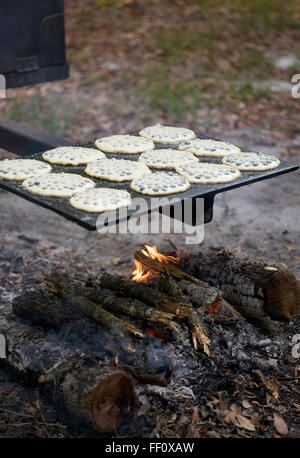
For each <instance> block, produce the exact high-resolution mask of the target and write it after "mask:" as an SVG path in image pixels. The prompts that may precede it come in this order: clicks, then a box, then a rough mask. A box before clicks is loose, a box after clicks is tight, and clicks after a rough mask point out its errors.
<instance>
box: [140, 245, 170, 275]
mask: <svg viewBox="0 0 300 458" xmlns="http://www.w3.org/2000/svg"><path fill="white" fill-rule="evenodd" d="M144 247H145V249H144V250H142V253H143V254H144V255H145V256H148V257H149V258H151V259H157V260H158V261H160V262H166V263H169V262H173V263H174V264H178V262H179V251H178V252H177V256H176V257H175V256H165V255H163V254H161V253H159V252H158V250H157V248H156V246H149V245H144ZM134 263H135V270H134V271H133V272H132V274H131V280H132V281H137V282H146V281H147V280H149V277H151V278H153V277H155V276H156V275H157V273H156V272H152V271H151V269H149V268H148V267H145V266H143V265H142V264H141V263H140V262H139V261H136V260H135V261H134Z"/></svg>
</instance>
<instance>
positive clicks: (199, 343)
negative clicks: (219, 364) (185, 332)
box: [159, 270, 212, 356]
mask: <svg viewBox="0 0 300 458" xmlns="http://www.w3.org/2000/svg"><path fill="white" fill-rule="evenodd" d="M159 284H160V288H161V289H162V290H163V291H164V292H166V293H167V294H169V295H170V296H173V297H177V298H180V301H181V302H182V303H183V304H185V305H186V306H187V307H189V309H190V313H189V315H188V316H187V318H186V320H187V324H188V328H189V331H190V334H191V337H192V342H193V345H194V348H195V350H198V348H199V347H201V348H202V349H203V351H204V353H206V354H207V355H208V356H212V353H211V351H210V348H209V345H210V343H211V341H210V338H209V337H208V329H207V327H206V326H205V324H204V323H203V320H202V317H201V316H200V315H199V313H198V312H197V310H195V309H193V306H192V304H191V302H190V300H189V298H188V297H187V296H186V295H185V294H184V292H183V290H182V289H181V287H180V285H179V284H178V283H177V282H176V280H174V278H173V277H172V276H171V275H170V273H169V272H168V271H167V270H166V271H165V275H163V276H162V277H161V279H160V282H159Z"/></svg>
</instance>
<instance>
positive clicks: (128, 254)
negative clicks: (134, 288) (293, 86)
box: [0, 1, 300, 437]
mask: <svg viewBox="0 0 300 458" xmlns="http://www.w3.org/2000/svg"><path fill="white" fill-rule="evenodd" d="M129 3H130V2H129ZM154 3H155V2H154ZM175 3H177V2H175ZM179 4H180V2H179ZM66 6H67V21H66V25H67V44H68V46H69V51H68V52H69V59H70V61H71V77H70V79H69V80H68V81H67V82H60V83H51V84H50V83H47V84H45V85H38V86H37V87H35V88H22V89H19V90H18V92H17V94H18V95H19V97H20V98H21V100H24V101H28V100H29V102H30V101H32V98H33V97H35V96H36V95H39V96H41V97H42V98H44V99H45V100H46V99H47V100H50V101H53V100H57V99H56V98H55V97H57V96H58V98H59V106H60V108H61V111H63V109H64V108H65V107H66V106H67V109H68V110H69V108H70V107H72V106H73V107H74V106H75V105H76V104H77V105H78V104H80V105H82V106H83V107H84V108H83V109H82V110H81V111H78V112H76V113H75V114H74V116H73V117H72V121H71V122H70V123H69V124H68V125H65V128H64V129H63V130H57V129H56V130H55V131H53V129H52V128H50V127H51V126H52V127H53V123H52V124H51V125H50V124H49V123H47V122H48V121H49V119H48V120H47V122H46V123H44V118H43V117H41V119H42V121H41V122H40V124H38V127H42V128H45V130H48V131H49V132H51V133H54V134H56V135H61V136H63V137H65V138H68V139H71V140H73V141H78V140H83V139H85V138H93V137H95V136H97V135H103V134H108V133H114V132H122V131H127V130H132V129H135V128H137V127H142V126H143V125H145V123H149V122H150V121H151V122H152V121H153V120H157V121H166V120H167V119H169V116H168V113H166V111H165V110H164V109H161V108H160V107H158V108H155V110H154V109H150V108H149V105H147V103H146V102H145V100H146V98H145V100H144V98H143V96H142V98H141V96H140V95H137V94H134V95H132V98H131V99H130V101H128V99H127V98H126V97H127V95H126V94H127V92H128V90H129V91H130V84H131V83H128V80H126V79H124V75H123V76H122V78H123V79H122V78H121V79H122V81H123V85H122V84H121V82H120V78H119V76H118V69H119V66H123V67H124V68H125V69H126V68H127V69H128V67H129V68H130V71H133V73H134V67H133V64H135V65H138V62H139V59H140V57H141V55H142V54H143V53H144V54H145V53H146V51H147V53H148V54H147V53H146V55H149V56H152V55H153V52H154V51H153V46H152V47H151V46H150V44H149V43H150V41H149V43H148V41H147V42H146V43H144V44H143V43H142V38H141V37H142V36H143V32H144V29H143V27H146V29H147V27H150V26H149V24H150V22H151V14H150V13H149V15H147V14H146V13H145V12H144V10H143V9H142V10H136V11H142V12H140V13H139V14H141V15H143V16H142V17H143V18H144V19H143V27H140V29H138V31H137V33H135V34H134V33H133V32H132V31H130V30H127V27H129V25H128V24H127V27H125V26H124V21H122V20H121V15H122V10H120V11H121V13H120V14H119V13H115V12H112V11H111V10H109V9H105V10H103V11H102V14H100V13H99V14H100V16H99V24H100V25H101V24H103V23H104V22H105V21H106V29H107V27H108V24H109V20H111V21H112V20H115V21H116V22H115V25H116V27H115V28H114V32H113V33H112V36H110V41H108V45H107V46H105V43H107V41H105V39H106V40H108V37H107V35H105V30H106V29H105V28H104V29H103V35H102V39H103V41H101V39H100V42H102V45H103V48H102V49H103V52H101V53H97V52H96V51H95V47H96V46H97V40H96V38H97V36H98V35H97V34H96V31H98V29H97V30H96V25H95V24H96V19H95V21H94V19H93V21H92V22H91V24H90V27H91V30H90V32H89V33H90V38H91V37H93V40H91V39H89V40H84V41H83V42H82V48H81V49H80V38H82V33H83V32H82V29H81V28H80V27H78V30H77V31H76V26H78V15H77V16H76V13H78V9H79V6H78V2H72V1H67V2H66ZM127 7H128V6H127ZM152 7H153V8H154V7H155V6H152ZM130 8H132V7H130ZM176 8H177V6H176ZM88 11H89V10H88V9H87V10H86V11H83V12H82V16H80V17H81V21H82V22H81V25H82V24H83V25H82V27H84V24H86V22H85V19H84V18H85V16H84V14H88ZM126 11H127V10H126ZM126 11H125V14H131V12H130V13H127V12H126ZM130 11H132V10H130ZM164 13H165V14H166V10H164V9H163V10H162V11H161V12H160V14H159V15H158V16H157V17H156V19H155V21H156V22H157V26H161V25H162V24H163V21H164V17H163V16H164ZM178 14H179V12H178V10H177V9H176V11H175V7H174V11H173V10H172V14H170V17H171V19H170V21H171V22H170V23H172V24H174V25H176V24H177V25H178V24H179V23H178ZM193 14H194V13H193V11H187V10H185V20H186V21H187V22H188V21H192V20H193V18H194V16H193ZM95 18H97V16H95ZM132 20H133V19H132ZM134 20H135V21H139V15H138V14H137V13H136V16H135V18H134ZM76 21H77V22H76ZM101 21H102V22H101ZM120 24H123V26H121V25H120ZM118 25H120V29H118V27H117V26H118ZM129 28H130V27H129ZM296 32H297V31H296ZM296 32H295V31H294V30H292V31H289V33H287V34H286V38H285V39H284V37H283V35H282V34H281V35H280V36H278V37H277V40H275V44H274V42H273V41H272V43H273V45H272V46H273V47H271V48H270V49H269V51H268V52H267V51H266V49H268V46H267V44H265V43H264V44H260V43H258V44H257V46H258V48H257V49H260V50H261V52H262V54H265V53H267V54H270V55H272V56H274V55H276V57H279V56H282V55H287V54H290V50H291V49H293V50H294V47H293V46H294V45H293V43H295V41H294V39H295V36H296V35H295V33H296ZM298 33H299V32H298ZM126 34H127V35H126ZM100 38H101V37H100ZM117 43H123V44H122V46H119V47H118V52H116V49H117ZM228 46H229V45H228ZM128 49H130V52H129V53H128V52H127V51H128ZM79 51H80V52H79ZM295 54H296V53H295ZM85 55H87V56H88V58H86V59H85V58H84V56H85ZM80 56H81V57H80ZM92 56H96V57H95V58H94V59H93V58H92ZM234 56H236V52H233V53H232V56H231V58H233V59H234ZM156 58H157V60H158V62H159V61H160V60H161V59H162V57H161V54H160V53H158V54H157V57H156ZM200 60H201V59H200ZM217 61H218V65H221V64H222V62H221V60H220V59H217ZM89 64H91V68H92V71H91V70H90V68H89ZM174 65H175V64H174ZM176 65H179V63H176ZM223 65H225V64H224V62H223ZM200 66H201V65H200ZM123 67H122V68H123ZM273 70H274V73H272V72H271V73H272V75H271V76H272V79H273V78H276V80H278V79H279V80H285V81H287V80H288V78H287V73H284V71H283V70H279V69H278V68H277V70H276V67H275V66H274V67H273ZM122 71H123V70H122ZM186 71H187V72H191V71H192V70H191V66H190V65H188V66H187V68H186ZM223 71H224V69H223ZM251 71H252V70H251ZM95 72H96V77H95V79H94V80H93V79H92V80H90V81H85V80H86V78H87V76H92V75H93V74H94V73H95ZM97 72H98V73H97ZM276 72H277V73H276ZM298 73H299V72H298ZM97 75H98V76H97ZM268 75H269V76H268V77H267V78H265V79H268V80H269V79H270V78H271V76H270V74H268ZM274 75H275V76H274ZM97 78H98V79H99V81H98V80H97ZM141 79H142V78H141ZM259 79H260V80H261V78H259ZM84 81H85V82H84ZM83 82H84V83H83ZM128 84H129V86H128ZM203 84H204V86H205V84H207V85H208V86H207V87H208V88H209V82H206V83H203ZM227 90H228V87H227V86H226V91H227ZM219 91H220V92H221V94H222V93H223V91H225V89H224V87H223V86H222V87H221V88H219ZM209 94H210V93H209V89H208V99H209V97H210V95H209ZM194 95H195V94H194V93H192V94H191V96H192V98H193V97H194ZM269 96H270V98H269ZM14 97H15V93H12V92H11V91H9V96H8V100H7V103H6V105H5V106H4V117H6V115H7V117H10V118H11V119H16V120H18V121H23V122H25V121H26V115H25V114H24V113H21V114H20V113H19V112H18V114H17V115H16V107H15V106H13V104H14V102H13V99H14ZM113 97H114V101H115V105H114V106H112V104H111V101H112V98H113ZM141 100H142V103H140V101H141ZM218 100H219V99H218ZM169 101H170V100H169ZM26 103H27V102H26ZM30 103H31V102H30ZM51 103H52V102H51ZM53 103H54V102H53ZM116 105H117V108H116ZM183 108H184V107H181V109H183ZM185 108H186V107H185ZM299 108H300V99H297V100H295V99H292V98H291V95H290V92H289V91H286V89H284V90H283V91H279V92H273V93H271V94H268V96H266V94H261V95H260V96H259V100H257V99H253V98H251V99H250V100H247V101H246V100H242V99H238V100H236V99H234V98H231V97H228V98H227V97H224V100H221V101H220V100H219V102H218V103H217V104H213V106H212V105H211V104H210V103H208V101H206V100H205V99H204V101H201V103H200V102H199V106H197V108H196V111H195V112H193V114H190V116H188V115H186V116H184V115H182V117H181V119H179V120H178V117H177V118H176V116H177V115H175V114H174V113H173V112H172V113H171V114H170V119H171V120H175V121H176V122H177V124H178V123H181V124H184V125H186V126H187V127H193V128H195V129H196V130H197V131H201V132H203V133H204V134H206V135H212V136H215V137H219V138H222V139H226V140H229V141H232V142H233V143H236V144H239V145H241V146H244V147H249V149H252V150H257V151H263V152H271V153H274V154H276V155H277V156H278V157H280V158H282V159H284V160H288V161H290V162H292V163H294V164H297V163H299V162H300V161H299V157H300V130H299ZM12 110H14V112H13V116H11V115H12ZM187 110H188V111H189V106H187ZM54 117H55V116H54ZM33 124H34V122H33ZM35 125H37V124H36V123H35ZM49 126H50V127H49ZM54 127H55V126H54ZM1 154H2V157H7V156H10V155H9V154H8V153H7V152H2V153H1ZM299 176H300V175H299V172H294V173H291V174H287V175H283V176H280V177H277V178H273V179H270V180H266V181H264V182H262V183H255V184H252V185H250V186H246V187H245V188H240V189H237V190H232V191H229V192H227V193H224V194H222V195H219V196H217V197H216V200H215V205H214V217H213V220H212V222H211V223H209V224H208V225H206V226H205V237H204V241H203V243H202V244H201V245H198V246H186V245H185V239H184V235H178V234H176V235H174V234H173V235H172V234H161V235H157V234H153V235H151V234H138V235H134V236H132V235H130V234H105V235H100V234H98V233H97V232H89V231H87V230H85V229H83V228H81V227H79V226H77V225H76V224H74V223H72V222H69V221H67V220H65V219H63V218H62V217H60V216H58V215H56V214H54V213H52V212H50V211H48V210H46V209H43V208H40V207H38V206H35V205H34V204H32V203H30V202H27V201H25V200H22V199H20V198H19V197H17V196H15V195H13V194H9V193H7V192H5V191H0V213H1V222H0V285H1V286H0V288H1V289H0V311H3V313H8V312H9V311H10V309H11V299H12V297H13V296H14V295H15V294H16V293H18V292H19V291H21V290H22V289H23V288H24V287H28V285H29V284H30V282H32V279H31V278H30V275H32V267H31V269H28V271H30V274H28V275H26V265H27V264H28V263H30V264H31V263H32V262H34V266H35V268H36V273H38V274H40V273H44V272H48V271H49V270H52V269H55V268H56V266H57V268H59V267H60V266H61V265H62V264H63V263H66V262H67V263H68V264H69V266H70V269H73V271H76V266H77V267H78V270H79V271H81V270H82V271H85V272H87V273H88V272H91V273H95V272H101V271H104V270H109V271H114V272H118V273H120V274H123V275H128V274H129V273H130V272H131V270H132V266H133V253H134V251H135V250H136V249H138V248H140V247H141V246H142V245H143V244H144V243H147V244H149V245H158V246H163V247H169V246H170V242H169V240H171V241H172V242H173V243H174V244H175V245H177V246H178V247H179V248H182V249H186V248H187V249H193V250H206V249H210V248H218V249H227V250H231V251H233V252H234V253H235V254H237V255H241V256H244V255H251V256H255V257H259V258H262V259H264V260H266V261H268V262H270V263H274V264H276V265H279V266H280V267H281V268H282V269H284V270H289V271H291V272H292V273H293V274H295V275H296V277H297V278H298V280H300V231H299V228H300V188H299ZM16 256H17V257H19V258H20V259H19V261H18V262H16V259H15V258H16ZM297 364H298V363H297V362H296V363H295V366H297ZM295 402H296V403H298V406H299V401H297V400H295ZM298 416H299V413H298ZM298 421H299V420H298V419H297V418H296V416H295V421H294V423H293V425H294V433H293V434H294V435H295V434H296V435H298V436H297V437H300V433H299V426H297V424H298V423H297V422H298ZM293 434H291V435H293ZM93 435H96V433H93V432H91V431H87V430H85V429H84V428H83V429H80V430H76V429H74V428H71V427H69V426H68V423H67V422H61V420H58V419H57V418H56V414H55V409H54V408H53V407H52V405H51V403H49V402H48V401H47V399H46V398H44V397H42V398H41V397H40V395H39V394H38V391H37V390H35V389H31V388H30V387H29V386H23V385H21V384H19V383H18V381H17V380H16V379H14V377H13V376H12V375H11V374H8V373H7V371H6V370H5V369H4V368H2V369H0V436H2V437H90V436H93Z"/></svg>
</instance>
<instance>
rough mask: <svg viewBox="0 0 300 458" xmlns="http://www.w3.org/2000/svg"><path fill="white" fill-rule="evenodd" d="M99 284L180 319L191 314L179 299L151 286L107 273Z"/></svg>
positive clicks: (100, 279) (102, 276) (100, 278)
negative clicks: (161, 309)
mask: <svg viewBox="0 0 300 458" xmlns="http://www.w3.org/2000/svg"><path fill="white" fill-rule="evenodd" d="M98 282H99V285H100V286H101V287H102V288H109V289H111V290H113V291H116V292H117V293H118V294H120V295H123V296H126V297H128V296H129V297H132V298H135V299H139V300H140V301H142V302H144V303H145V304H148V305H150V306H151V307H157V308H163V309H164V310H167V311H168V312H169V313H172V314H174V315H176V316H177V317H179V318H182V317H185V316H187V315H188V314H189V312H190V308H189V307H187V306H186V305H185V304H182V303H181V302H180V301H178V300H177V298H176V300H175V299H173V298H171V297H170V296H168V295H166V294H164V293H162V292H161V291H156V290H155V289H153V288H151V287H150V286H147V285H144V284H142V283H137V282H133V281H129V280H126V279H124V278H122V277H120V276H118V275H111V274H108V273H105V274H103V275H101V277H99V280H98Z"/></svg>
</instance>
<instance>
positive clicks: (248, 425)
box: [232, 414, 255, 431]
mask: <svg viewBox="0 0 300 458" xmlns="http://www.w3.org/2000/svg"><path fill="white" fill-rule="evenodd" d="M232 423H233V424H234V425H235V426H237V427H238V428H243V429H246V430H247V431H255V425H254V424H253V423H252V422H251V421H250V420H249V419H248V418H246V417H244V416H243V415H240V414H236V415H235V416H234V418H232Z"/></svg>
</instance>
